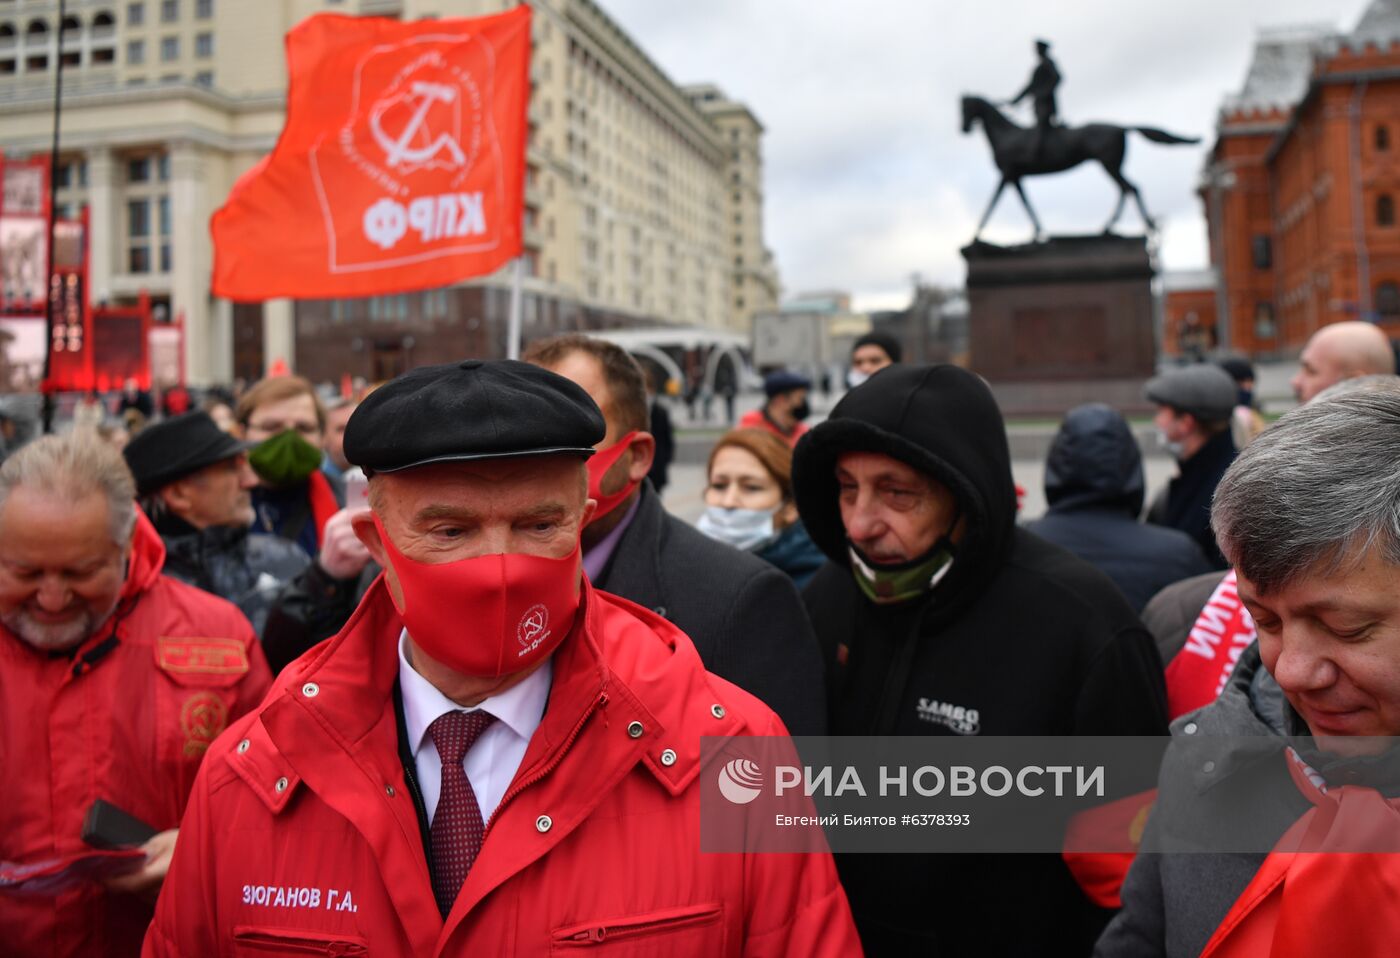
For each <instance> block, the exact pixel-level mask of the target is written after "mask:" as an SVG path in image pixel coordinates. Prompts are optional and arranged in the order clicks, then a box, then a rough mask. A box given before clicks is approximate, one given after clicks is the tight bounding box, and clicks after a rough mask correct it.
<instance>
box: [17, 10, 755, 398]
mask: <svg viewBox="0 0 1400 958" xmlns="http://www.w3.org/2000/svg"><path fill="white" fill-rule="evenodd" d="M510 6H514V0H256V2H250V0H68V3H67V7H66V13H67V22H66V24H64V29H63V31H62V33H63V42H62V44H61V46H62V49H61V50H60V49H59V42H58V34H59V26H60V24H59V22H58V2H57V0H0V150H4V151H5V153H6V154H7V155H16V156H25V155H32V154H36V153H45V152H47V151H48V149H49V143H50V138H51V136H52V122H53V117H52V106H53V88H54V79H55V67H56V65H57V63H58V61H59V58H60V57H61V58H62V62H63V67H64V72H63V90H64V95H63V111H62V127H61V130H62V138H61V147H60V165H59V178H58V183H59V190H58V203H59V207H60V212H61V213H65V214H71V213H75V212H76V211H77V209H78V208H79V207H81V206H83V205H86V206H87V207H88V210H89V216H90V223H91V250H92V261H91V288H92V290H93V297H94V299H95V300H98V301H108V302H112V303H124V302H129V301H134V300H135V298H136V297H137V296H138V295H139V294H140V292H141V291H143V290H145V291H148V292H149V293H150V295H151V297H152V301H153V302H154V303H155V304H156V308H157V315H158V317H163V318H165V319H167V320H169V319H174V318H175V317H177V316H179V317H181V318H183V320H184V324H185V331H186V333H185V335H186V353H187V369H188V375H189V378H190V380H191V381H192V382H194V383H196V384H207V383H218V382H229V381H231V380H233V379H234V378H235V377H244V378H256V377H257V376H260V375H261V374H262V373H263V371H264V370H265V369H266V368H267V366H268V365H270V364H271V363H272V362H273V361H275V360H276V359H278V358H282V359H286V360H287V361H288V362H289V363H290V364H291V365H293V367H294V368H296V369H297V370H298V371H300V372H303V373H305V374H307V375H309V376H311V377H313V378H315V379H318V380H337V379H338V378H339V377H340V375H341V374H342V373H346V372H348V373H351V374H352V375H357V376H364V377H366V378H371V379H380V378H385V377H387V376H391V375H394V374H396V373H398V372H401V371H402V370H403V369H405V368H408V367H410V366H413V365H416V364H419V363H422V362H431V361H438V360H440V359H444V358H448V357H452V356H462V355H480V356H499V355H504V353H505V349H506V341H505V328H506V322H507V314H508V303H509V296H508V294H507V289H508V286H509V283H510V279H509V268H507V270H503V271H501V272H500V273H499V274H497V275H495V276H492V277H486V278H483V279H479V280H475V281H471V282H467V283H463V284H460V285H458V286H456V287H453V288H450V289H440V290H428V291H424V292H421V293H407V294H401V295H394V296H381V297H373V298H369V299H358V300H342V301H335V302H326V301H298V302H295V303H294V302H291V301H288V300H272V301H268V302H264V303H256V304H234V303H230V302H228V301H224V300H219V299H216V298H214V297H212V296H211V294H210V291H209V281H210V275H211V271H212V260H213V250H212V247H211V243H210V239H209V229H208V223H209V217H210V215H211V214H212V213H213V212H214V211H215V210H216V209H217V208H218V207H219V206H220V205H222V203H223V202H224V200H225V198H226V197H227V195H228V192H229V190H230V189H231V187H232V186H233V184H234V182H235V181H236V180H237V178H238V177H239V176H241V175H242V174H244V173H245V172H247V171H248V170H249V169H251V168H252V167H253V166H254V165H255V164H256V163H257V162H258V161H259V160H260V159H261V158H262V157H263V156H265V155H266V154H267V153H268V152H269V151H270V150H271V149H272V147H273V146H274V145H275V143H276V141H277V136H278V134H279V133H280V131H281V128H282V123H283V119H284V112H283V111H284V105H285V87H286V72H285V62H284V58H283V46H282V38H283V36H284V35H285V33H286V32H287V30H289V29H290V28H291V27H293V26H294V25H295V24H296V23H297V22H299V21H300V20H301V19H303V18H305V17H307V16H310V15H312V14H315V13H319V12H333V13H344V14H351V15H376V16H392V17H399V18H403V19H416V18H420V17H440V16H441V17H445V16H475V15H482V14H487V13H493V12H498V11H500V10H503V9H506V8H508V7H510ZM531 6H532V7H533V8H534V27H533V30H534V50H533V56H532V63H531V82H532V94H531V104H530V110H529V119H530V142H529V148H528V153H527V162H528V169H527V180H526V196H525V202H526V210H525V231H524V235H525V245H526V253H525V257H524V264H523V268H524V272H525V274H526V276H525V281H524V288H525V293H526V295H525V297H524V328H525V333H526V336H527V337H528V336H530V335H538V334H543V333H548V332H556V331H563V330H587V329H605V328H618V327H625V326H632V325H651V326H654V325H667V324H675V325H692V326H699V327H706V328H717V329H729V330H734V331H740V332H743V331H746V330H747V329H748V324H749V322H750V318H751V317H752V315H753V314H754V313H755V312H758V311H761V310H764V309H768V308H771V306H772V305H773V304H775V303H776V302H777V297H778V283H777V274H776V270H775V268H774V266H773V261H772V256H771V254H769V253H768V251H767V250H766V248H765V247H764V243H763V232H762V207H763V192H762V152H761V139H762V133H763V128H762V126H761V124H760V123H759V121H758V120H757V118H756V117H755V116H754V115H753V113H752V112H751V111H750V110H748V108H746V107H745V106H744V105H743V104H742V103H737V102H735V101H731V100H729V99H727V98H726V97H725V96H724V95H723V94H722V93H721V92H720V91H719V89H718V88H716V87H713V86H705V87H696V88H681V87H679V86H677V85H676V84H674V83H673V82H672V81H671V80H670V79H669V78H668V77H667V76H666V75H665V73H664V72H663V71H662V70H661V69H660V68H658V67H657V66H656V65H655V64H654V63H652V61H651V60H650V59H649V58H648V57H647V56H646V54H645V53H644V52H643V51H642V50H641V49H640V48H638V47H637V45H636V44H635V43H634V42H633V41H632V40H631V39H630V38H629V37H628V36H627V35H626V33H625V32H623V31H622V29H621V28H620V27H619V26H618V25H617V24H616V23H615V22H614V21H613V20H612V19H611V18H609V17H608V16H607V14H606V13H604V11H603V10H602V9H600V8H599V7H598V6H597V5H595V4H593V3H591V2H589V0H532V3H531Z"/></svg>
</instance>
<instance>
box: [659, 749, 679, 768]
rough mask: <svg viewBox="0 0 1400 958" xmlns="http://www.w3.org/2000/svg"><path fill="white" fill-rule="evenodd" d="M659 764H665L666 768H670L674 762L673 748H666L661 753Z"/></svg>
mask: <svg viewBox="0 0 1400 958" xmlns="http://www.w3.org/2000/svg"><path fill="white" fill-rule="evenodd" d="M661 764H662V765H665V766H666V767H667V768H670V767H671V766H672V765H675V764H676V752H675V749H669V748H668V749H667V750H666V751H664V752H662V753H661Z"/></svg>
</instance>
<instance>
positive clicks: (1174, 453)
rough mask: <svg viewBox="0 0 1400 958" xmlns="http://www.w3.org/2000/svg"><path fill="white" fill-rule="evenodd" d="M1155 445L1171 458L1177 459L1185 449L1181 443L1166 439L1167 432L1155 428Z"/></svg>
mask: <svg viewBox="0 0 1400 958" xmlns="http://www.w3.org/2000/svg"><path fill="white" fill-rule="evenodd" d="M1157 445H1158V446H1159V447H1160V448H1161V449H1162V450H1164V451H1165V452H1166V453H1167V454H1168V455H1170V456H1171V457H1172V458H1173V459H1178V460H1179V459H1180V458H1181V454H1182V453H1183V452H1184V451H1185V447H1184V446H1183V445H1182V444H1181V443H1179V442H1174V441H1173V440H1171V439H1168V438H1167V434H1166V433H1164V432H1163V431H1162V430H1160V429H1158V430H1157Z"/></svg>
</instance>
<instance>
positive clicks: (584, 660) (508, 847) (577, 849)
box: [145, 578, 860, 958]
mask: <svg viewBox="0 0 1400 958" xmlns="http://www.w3.org/2000/svg"><path fill="white" fill-rule="evenodd" d="M582 608H583V609H584V610H586V611H585V612H584V613H583V616H582V618H581V626H580V627H576V628H575V629H574V630H573V632H572V633H571V634H570V636H569V637H568V638H567V639H566V640H565V641H564V643H563V644H562V645H561V646H560V647H559V649H558V650H557V651H556V652H555V654H554V677H553V686H552V689H551V691H550V698H549V707H548V710H547V711H546V712H545V715H544V719H543V721H542V722H541V724H540V726H539V729H538V730H537V731H536V732H535V734H534V736H533V737H532V738H531V740H530V744H529V747H528V749H527V751H526V753H525V757H524V759H523V761H522V762H521V765H520V770H519V772H517V774H516V776H515V780H514V782H512V784H511V786H510V788H509V790H508V791H507V792H506V794H505V796H504V798H503V799H502V801H501V804H500V807H499V808H498V809H497V811H496V813H495V815H494V816H493V817H492V819H491V821H490V822H489V824H488V826H487V832H486V838H485V841H484V843H483V845H482V850H481V853H480V855H479V857H478V858H477V859H476V862H475V864H474V865H473V867H472V870H471V872H470V874H469V875H468V877H467V881H466V884H465V885H463V887H462V892H461V894H460V895H459V896H458V898H457V902H456V904H455V905H454V906H453V908H452V911H451V912H450V913H449V914H448V917H447V919H446V921H445V922H444V920H443V919H442V918H441V916H440V915H439V914H438V910H437V906H436V904H435V903H434V901H433V893H432V888H431V886H430V883H429V876H428V863H427V858H426V856H425V854H424V851H423V842H422V838H421V833H420V825H419V821H418V817H417V814H416V813H415V811H414V804H413V800H412V798H411V797H410V795H409V791H408V788H407V786H406V784H405V781H404V773H403V765H402V762H401V760H400V758H399V751H398V740H397V736H398V721H397V717H396V714H395V708H394V704H393V687H394V683H395V680H396V677H397V675H398V655H397V639H398V636H399V634H400V631H401V630H402V628H403V624H402V621H401V620H400V619H399V617H398V615H397V613H396V612H395V611H394V609H393V606H392V604H391V603H390V601H389V596H388V593H387V591H386V588H385V585H384V581H383V579H382V578H381V579H380V580H378V581H377V582H376V583H375V584H374V586H373V587H372V588H371V589H370V591H369V593H368V594H367V595H366V596H365V598H364V600H363V601H362V602H361V604H360V607H359V608H358V609H357V610H356V612H355V614H354V616H353V617H352V618H351V619H350V621H349V622H348V623H347V624H346V626H345V628H344V629H343V630H342V631H341V633H340V634H339V635H338V636H337V637H336V638H334V639H331V640H330V641H329V642H328V643H324V644H322V645H320V646H318V647H317V648H315V649H313V650H312V651H310V652H308V653H307V654H306V655H305V656H303V657H302V658H301V659H299V660H298V661H297V662H295V663H293V664H292V665H291V666H289V667H288V668H287V669H286V670H285V671H283V672H282V674H281V675H280V676H279V677H278V680H277V687H276V688H275V689H274V690H273V692H272V693H271V694H270V695H269V696H268V698H267V700H266V701H265V702H264V704H263V706H262V707H261V708H260V709H259V710H258V713H257V714H256V715H251V716H248V717H247V718H245V719H244V720H243V721H241V722H239V723H237V724H236V725H234V726H232V727H231V728H230V729H229V731H228V732H227V733H226V734H225V735H224V737H223V738H222V739H220V740H219V742H218V743H216V744H215V746H214V749H213V751H212V753H211V755H210V760H209V762H208V763H206V765H205V767H204V769H203V771H202V772H201V774H200V776H199V780H198V781H197V782H196V784H195V790H194V795H193V797H192V799H191V802H190V811H189V814H188V816H187V817H186V819H185V825H184V830H183V831H182V833H181V836H180V843H179V846H178V848H177V850H176V853H175V861H174V864H173V866H172V870H171V875H170V880H169V881H167V882H166V883H165V888H164V891H163V893H162V896H161V899H160V903H159V905H158V906H157V908H156V920H155V922H154V923H153V924H152V926H151V931H150V935H149V936H148V937H147V939H146V949H145V954H146V955H148V956H165V955H171V956H174V955H180V956H185V958H214V956H220V955H242V954H252V953H253V952H255V951H256V952H257V953H259V954H261V953H263V951H266V952H267V953H269V954H272V953H278V954H289V953H292V952H297V953H301V952H307V953H311V952H315V953H317V954H346V955H349V954H369V955H374V956H376V958H387V956H399V955H416V956H428V955H453V956H457V955H492V956H495V955H501V956H504V955H511V956H521V958H532V956H540V958H543V956H547V955H558V954H561V953H563V952H566V951H568V952H570V953H572V950H573V949H574V948H587V947H588V946H590V945H594V944H600V943H602V942H603V941H604V940H607V941H608V944H609V948H610V949H618V948H621V949H622V950H621V951H615V950H605V951H604V952H603V953H606V954H618V955H622V954H627V955H643V954H646V955H663V954H664V955H665V956H667V958H686V956H691V955H694V956H705V958H712V956H724V955H746V956H759V955H802V956H804V958H805V956H814V955H815V956H824V955H830V956H836V955H841V956H846V955H859V954H860V945H859V943H858V941H857V939H856V935H855V928H854V925H853V924H852V921H851V915H850V910H849V908H848V906H847V904H846V896H845V892H844V891H843V890H842V888H841V886H840V884H839V882H838V880H837V877H836V871H835V868H834V866H833V865H832V861H831V858H830V856H828V855H825V854H820V855H778V854H762V855H748V856H745V855H715V854H701V853H700V834H699V829H700V809H699V805H700V798H699V792H700V789H699V785H698V784H697V776H698V775H699V774H700V772H701V764H700V736H702V735H755V734H760V735H762V734H769V735H781V734H784V730H783V727H782V724H781V722H780V721H779V719H778V717H777V716H776V715H775V714H774V713H773V712H772V711H771V710H770V709H768V708H767V707H766V706H764V705H763V704H762V703H760V702H759V701H758V700H757V699H755V698H754V697H753V696H751V695H749V694H747V693H745V692H743V691H740V690H739V689H738V688H736V687H735V686H732V685H730V684H729V683H727V682H725V681H724V680H723V679H720V678H717V677H716V676H713V675H711V674H709V673H707V672H706V671H705V670H704V667H703V666H702V665H701V664H700V659H699V657H698V655H697V654H696V652H695V647H694V646H693V645H691V643H690V641H689V639H687V638H686V637H685V636H684V635H683V634H682V633H680V632H679V631H677V630H676V629H675V628H674V627H673V626H671V625H670V624H669V623H667V622H666V621H665V620H663V619H661V618H659V617H657V616H654V615H652V614H651V613H648V612H646V611H645V610H643V609H641V608H639V607H637V606H634V605H632V604H631V603H628V602H626V601H624V600H622V599H618V598H616V597H614V596H611V595H608V594H607V593H603V592H597V591H594V590H593V589H592V588H591V587H587V588H586V590H585V595H584V605H583V607H582ZM467 627H468V626H466V625H465V624H464V628H467ZM715 706H720V708H715ZM717 716H718V717H717ZM634 722H636V723H640V725H641V728H642V732H641V734H640V735H639V736H638V737H636V738H633V737H632V735H630V734H629V729H628V727H629V725H630V724H631V723H634ZM668 750H674V751H675V753H676V756H677V758H676V760H675V761H674V762H672V763H671V764H669V765H668V764H665V762H666V761H668V760H670V758H671V756H670V755H669V754H667V755H666V758H665V759H663V758H662V756H663V754H666V753H667V752H668ZM710 772H713V770H712V769H711V770H710ZM259 948H261V949H263V951H258V949H259ZM240 949H242V950H240ZM337 949H338V950H337ZM580 953H583V952H580Z"/></svg>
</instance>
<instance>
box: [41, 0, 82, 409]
mask: <svg viewBox="0 0 1400 958" xmlns="http://www.w3.org/2000/svg"><path fill="white" fill-rule="evenodd" d="M67 22H68V7H67V0H58V36H57V58H56V62H55V63H54V74H53V143H52V145H51V146H50V147H49V262H48V269H49V273H48V275H47V276H46V277H44V279H45V280H46V282H45V284H44V305H45V307H46V308H45V309H44V380H43V382H44V387H45V388H44V398H43V407H42V409H43V411H42V413H41V414H40V421H41V427H42V429H43V431H44V432H45V433H48V432H51V431H52V430H53V415H54V396H53V390H52V389H49V388H48V385H49V377H50V376H51V375H52V374H53V328H54V312H55V311H56V310H58V309H59V303H60V300H59V297H58V296H56V295H55V290H54V283H53V280H54V277H55V276H56V275H57V271H56V270H55V269H54V247H55V245H56V244H55V242H54V240H55V237H56V234H57V232H58V130H59V119H60V117H61V116H62V113H63V33H64V27H65V26H66V25H67ZM86 292H87V291H86V290H84V293H86ZM83 347H84V348H85V349H91V348H92V344H91V343H84V344H83Z"/></svg>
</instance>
